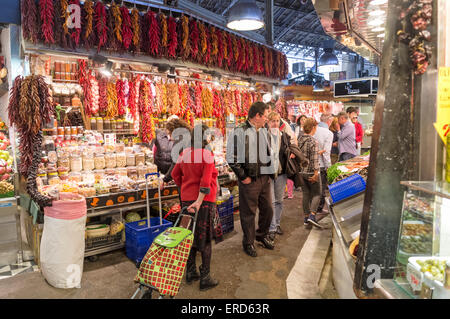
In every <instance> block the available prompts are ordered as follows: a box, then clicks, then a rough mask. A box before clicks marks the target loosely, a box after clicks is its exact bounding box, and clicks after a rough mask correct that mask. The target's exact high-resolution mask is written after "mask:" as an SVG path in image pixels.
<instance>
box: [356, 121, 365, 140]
mask: <svg viewBox="0 0 450 319" xmlns="http://www.w3.org/2000/svg"><path fill="white" fill-rule="evenodd" d="M355 135H356V136H355V139H356V143H362V140H363V137H364V130H363V128H362V125H361V123H359V122H358V121H357V122H356V123H355Z"/></svg>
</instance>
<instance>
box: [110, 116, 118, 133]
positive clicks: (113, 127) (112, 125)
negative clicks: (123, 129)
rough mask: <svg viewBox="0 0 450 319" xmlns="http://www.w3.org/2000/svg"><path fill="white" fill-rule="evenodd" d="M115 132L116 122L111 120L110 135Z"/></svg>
mask: <svg viewBox="0 0 450 319" xmlns="http://www.w3.org/2000/svg"><path fill="white" fill-rule="evenodd" d="M116 130H117V122H116V120H114V119H112V120H111V131H112V133H115V132H116Z"/></svg>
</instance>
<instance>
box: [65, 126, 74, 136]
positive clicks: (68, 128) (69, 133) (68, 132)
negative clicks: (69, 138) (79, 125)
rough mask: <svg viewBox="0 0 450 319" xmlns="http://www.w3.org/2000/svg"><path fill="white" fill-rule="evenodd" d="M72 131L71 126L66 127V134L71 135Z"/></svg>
mask: <svg viewBox="0 0 450 319" xmlns="http://www.w3.org/2000/svg"><path fill="white" fill-rule="evenodd" d="M71 133H72V131H71V129H70V126H65V127H64V135H71Z"/></svg>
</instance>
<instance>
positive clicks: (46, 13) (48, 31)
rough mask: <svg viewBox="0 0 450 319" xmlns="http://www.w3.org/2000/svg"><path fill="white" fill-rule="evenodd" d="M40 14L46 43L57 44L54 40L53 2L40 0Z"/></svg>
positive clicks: (51, 0)
mask: <svg viewBox="0 0 450 319" xmlns="http://www.w3.org/2000/svg"><path fill="white" fill-rule="evenodd" d="M39 12H40V17H41V30H42V36H43V38H44V42H45V43H47V44H51V43H55V39H54V38H53V15H54V11H53V0H39Z"/></svg>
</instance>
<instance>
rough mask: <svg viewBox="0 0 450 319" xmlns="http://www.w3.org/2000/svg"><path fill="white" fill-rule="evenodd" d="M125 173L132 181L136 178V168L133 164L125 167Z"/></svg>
mask: <svg viewBox="0 0 450 319" xmlns="http://www.w3.org/2000/svg"><path fill="white" fill-rule="evenodd" d="M127 175H128V177H129V178H130V179H132V180H133V181H137V179H138V173H137V168H136V167H134V166H131V167H127Z"/></svg>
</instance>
